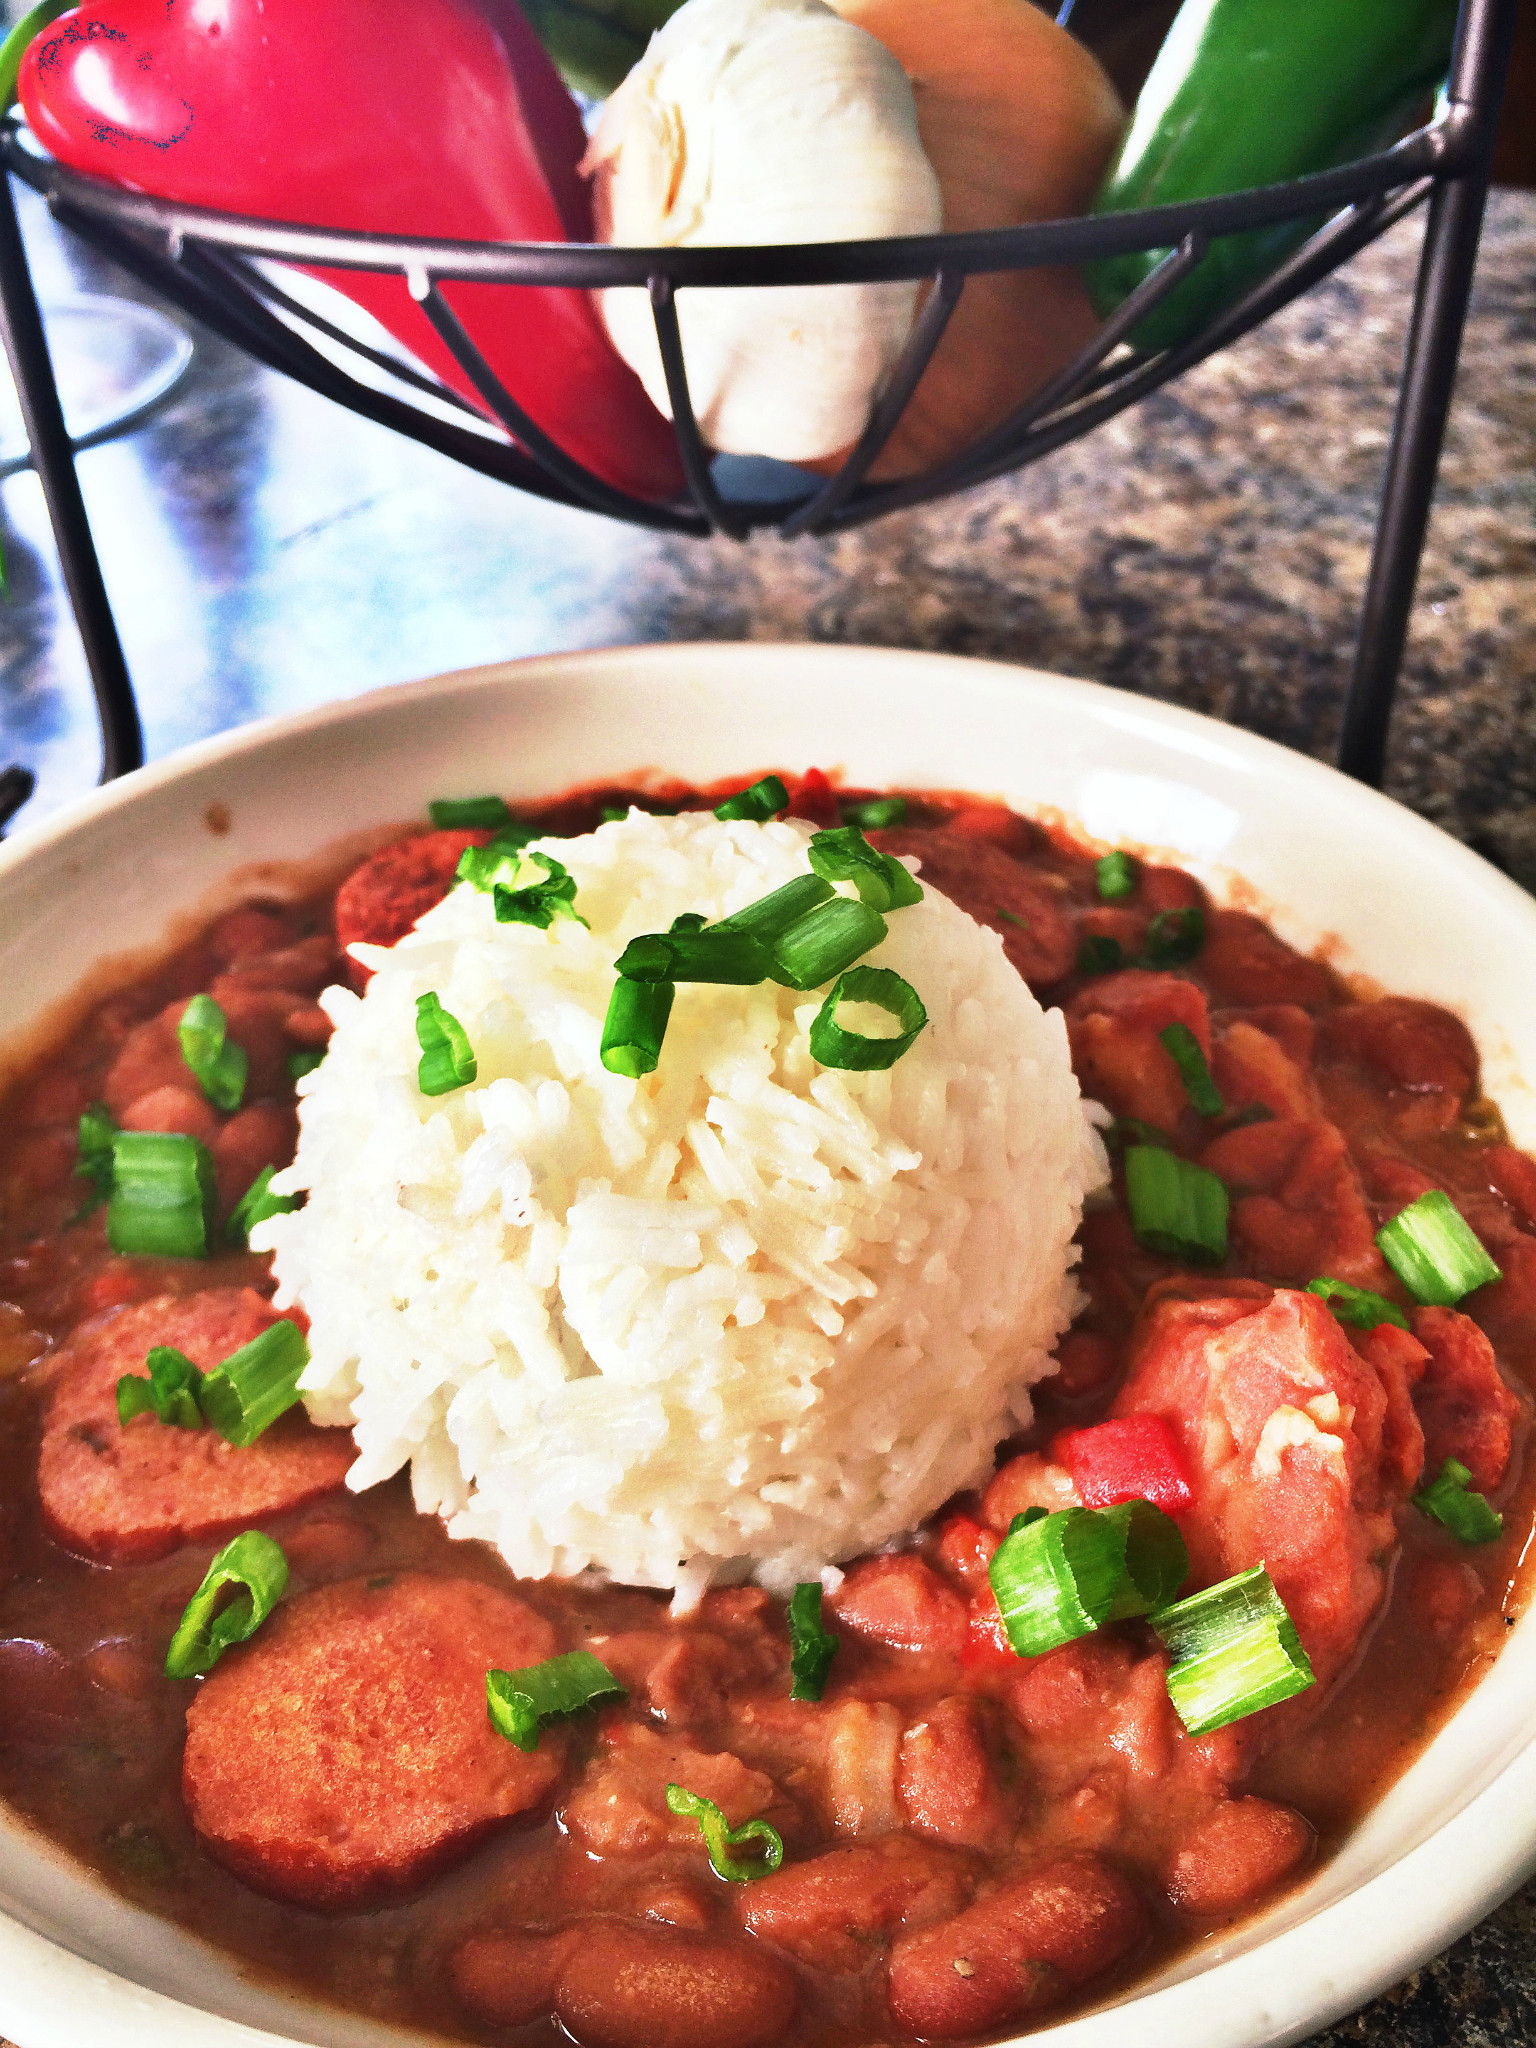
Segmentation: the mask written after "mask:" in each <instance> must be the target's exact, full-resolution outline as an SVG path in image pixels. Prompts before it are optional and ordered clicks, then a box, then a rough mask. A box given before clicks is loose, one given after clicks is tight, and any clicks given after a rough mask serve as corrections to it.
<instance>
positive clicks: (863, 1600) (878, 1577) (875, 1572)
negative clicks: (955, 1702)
mask: <svg viewBox="0 0 1536 2048" xmlns="http://www.w3.org/2000/svg"><path fill="white" fill-rule="evenodd" d="M831 1604H832V1607H833V1610H834V1612H835V1613H836V1615H837V1618H838V1620H839V1621H840V1622H842V1623H843V1624H844V1626H845V1627H847V1628H851V1629H855V1630H856V1631H857V1632H858V1633H859V1634H860V1635H866V1636H871V1637H873V1638H874V1640H875V1641H876V1642H880V1643H886V1644H888V1645H889V1646H890V1648H892V1649H893V1650H943V1651H947V1652H949V1653H950V1654H951V1655H957V1654H958V1653H959V1650H960V1648H961V1646H962V1644H963V1643H964V1641H965V1626H966V1615H965V1602H964V1601H963V1600H962V1599H961V1598H960V1596H959V1594H958V1593H956V1592H954V1591H953V1590H952V1589H951V1588H950V1587H949V1586H946V1585H945V1583H944V1581H943V1580H942V1579H941V1578H940V1577H939V1575H938V1573H937V1572H936V1571H935V1570H934V1569H933V1567H932V1566H931V1565H927V1564H924V1562H923V1560H922V1559H921V1558H920V1557H913V1556H911V1555H905V1556H900V1557H867V1558H865V1559H864V1560H863V1562H862V1563H860V1564H856V1565H855V1566H854V1568H853V1570H852V1571H851V1572H850V1573H849V1574H848V1576H847V1578H846V1579H844V1581H843V1583H842V1585H841V1586H839V1587H838V1589H837V1592H836V1593H835V1594H834V1595H833V1599H832V1603H831Z"/></svg>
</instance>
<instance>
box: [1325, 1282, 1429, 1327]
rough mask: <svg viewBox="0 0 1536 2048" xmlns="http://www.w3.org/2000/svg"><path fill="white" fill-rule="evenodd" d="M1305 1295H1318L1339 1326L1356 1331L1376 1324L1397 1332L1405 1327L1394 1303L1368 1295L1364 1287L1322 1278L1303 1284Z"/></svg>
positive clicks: (1398, 1309)
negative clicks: (1392, 1326) (1393, 1327)
mask: <svg viewBox="0 0 1536 2048" xmlns="http://www.w3.org/2000/svg"><path fill="white" fill-rule="evenodd" d="M1307 1292H1308V1294H1316V1295H1320V1296H1321V1297H1322V1299H1323V1300H1324V1301H1326V1302H1327V1304H1328V1306H1329V1307H1330V1308H1331V1309H1332V1310H1333V1312H1334V1314H1335V1315H1336V1316H1337V1317H1338V1319H1339V1321H1340V1322H1341V1323H1353V1324H1354V1326H1355V1328H1356V1329H1357V1330H1374V1329H1375V1328H1376V1326H1377V1325H1378V1323H1395V1324H1396V1325H1397V1327H1398V1329H1400V1330H1406V1329H1407V1327H1408V1318H1407V1317H1406V1316H1405V1315H1404V1314H1403V1312H1402V1310H1401V1309H1400V1308H1399V1307H1398V1306H1397V1304H1396V1302H1393V1301H1388V1300H1387V1299H1386V1297H1385V1296H1384V1295H1380V1294H1372V1292H1371V1290H1370V1289H1369V1288H1368V1287H1351V1285H1350V1284H1349V1282H1348V1281H1347V1280H1332V1279H1330V1278H1329V1277H1328V1276H1327V1274H1324V1275H1322V1276H1321V1277H1320V1278H1319V1279H1316V1280H1309V1281H1308V1282H1307Z"/></svg>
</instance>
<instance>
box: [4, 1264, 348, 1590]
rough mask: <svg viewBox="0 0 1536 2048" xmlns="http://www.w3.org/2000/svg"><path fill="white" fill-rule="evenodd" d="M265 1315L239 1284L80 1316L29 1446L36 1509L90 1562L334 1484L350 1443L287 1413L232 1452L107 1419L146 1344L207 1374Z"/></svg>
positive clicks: (127, 1558)
mask: <svg viewBox="0 0 1536 2048" xmlns="http://www.w3.org/2000/svg"><path fill="white" fill-rule="evenodd" d="M130 1277H131V1276H130ZM275 1320H276V1318H275V1317H274V1315H273V1313H272V1311H271V1309H270V1308H269V1307H268V1306H267V1304H266V1303H265V1302H264V1301H263V1300H262V1299H261V1297H260V1296H259V1295H257V1294H254V1293H252V1292H251V1290H250V1289H249V1288H245V1289H240V1288H234V1287H227V1288H218V1289H215V1290H213V1291H211V1292H209V1293H205V1294H193V1295H189V1296H187V1297H186V1298H185V1299H184V1300H180V1301H178V1300H173V1299H171V1298H169V1297H167V1296H164V1295H162V1296H161V1297H159V1298H158V1299H157V1300H153V1301H147V1302H143V1303H141V1304H140V1305H139V1306H138V1307H136V1308H126V1309H123V1310H121V1311H120V1312H119V1313H118V1314H116V1315H114V1316H112V1317H111V1318H110V1319H108V1320H105V1321H102V1322H99V1323H96V1324H94V1325H91V1324H87V1325H86V1327H85V1329H84V1330H82V1331H81V1332H80V1333H79V1334H78V1335H77V1336H76V1337H75V1339H74V1340H73V1342H72V1343H71V1345H70V1347H69V1349H68V1350H67V1351H66V1352H65V1353H64V1354H63V1356H62V1357H61V1359H60V1362H59V1366H58V1378H57V1382H56V1386H55V1391H54V1395H53V1399H52V1401H51V1402H50V1404H49V1408H48V1412H47V1416H46V1419H45V1422H44V1426H43V1440H42V1446H41V1449H40V1451H39V1453H38V1491H39V1493H40V1495H41V1497H42V1508H43V1516H44V1519H45V1521H46V1522H47V1523H48V1526H49V1528H50V1530H51V1531H52V1533H53V1534H54V1536H55V1537H56V1538H57V1540H58V1541H59V1542H61V1543H62V1544H64V1545H65V1547H66V1548H67V1549H69V1550H73V1551H74V1552H76V1553H77V1554H78V1555H80V1556H83V1557H89V1558H92V1559H94V1560H95V1561H96V1562H98V1563H102V1564H130V1563H133V1564H137V1563H142V1562H144V1561H145V1560H147V1559H149V1558H155V1557H163V1556H164V1555H165V1553H166V1552H167V1551H168V1550H174V1549H175V1547H176V1546H177V1544H179V1543H192V1542H196V1541H199V1540H201V1539H204V1538H208V1537H213V1536H220V1535H224V1534H227V1533H228V1532H230V1531H232V1530H235V1529H238V1528H242V1527H244V1526H245V1525H246V1524H248V1523H249V1522H252V1521H254V1520H257V1519H259V1518H260V1517H261V1516H262V1515H271V1514H277V1513H279V1512H281V1511H282V1510H283V1509H285V1508H294V1507H301V1506H302V1505H303V1504H304V1502H305V1501H308V1500H314V1499H317V1498H318V1497H319V1496H320V1495H322V1494H326V1493H330V1492H333V1491H334V1490H335V1489H336V1488H337V1487H339V1486H340V1485H341V1483H342V1481H343V1480H344V1478H345V1477H346V1473H347V1468H348V1467H349V1466H350V1464H351V1463H352V1440H351V1438H350V1437H349V1436H348V1435H347V1434H346V1432H345V1431H343V1430H339V1429H334V1430H333V1429H316V1428H315V1427H314V1426H313V1425H312V1424H311V1423H310V1422H308V1421H306V1420H305V1418H304V1415H303V1413H302V1412H301V1411H295V1412H293V1413H290V1414H288V1415H284V1416H282V1417H281V1418H280V1419H279V1420H278V1421H277V1422H275V1423H274V1424H273V1425H272V1427H271V1428H270V1429H269V1430H268V1431H267V1432H266V1433H265V1435H263V1436H262V1437H260V1438H259V1439H258V1440H257V1441H256V1442H255V1443H254V1444H251V1445H250V1446H249V1447H248V1448H246V1449H244V1450H236V1449H235V1447H234V1445H233V1444H229V1443H226V1442H225V1440H224V1439H223V1437H221V1436H220V1435H219V1434H218V1433H217V1431H215V1430H212V1429H177V1428H174V1427H173V1426H171V1425H168V1424H166V1423H162V1422H159V1421H157V1420H156V1418H155V1417H154V1416H153V1415H143V1416H139V1417H137V1418H136V1419H135V1420H134V1421H133V1422H131V1423H129V1424H128V1426H127V1427H126V1428H124V1427H123V1425H122V1424H121V1423H120V1422H119V1421H118V1419H117V1382H118V1380H119V1378H121V1377H122V1376H123V1375H124V1374H125V1373H137V1374H140V1375H143V1373H144V1370H145V1365H144V1361H145V1358H146V1356H147V1354H148V1352H149V1350H150V1347H151V1346H152V1345H155V1344H169V1345H172V1346H174V1347H175V1349H177V1350H178V1351H184V1352H185V1353H186V1354H187V1356H188V1357H189V1358H190V1359H191V1360H192V1363H193V1364H194V1365H197V1366H200V1367H202V1368H203V1370H204V1371H207V1370H208V1369H209V1368H211V1367H213V1366H215V1365H217V1364H218V1363H219V1361H220V1360H221V1359H223V1358H227V1357H228V1356H229V1354H230V1353H231V1352H232V1351H237V1350H238V1349H239V1348H240V1346H241V1345H242V1344H248V1343H249V1342H250V1341H251V1339H252V1338H253V1337H256V1336H259V1335H260V1333H261V1332H262V1331H263V1330H264V1329H266V1328H267V1326H268V1325H269V1324H270V1323H272V1322H274V1321H275Z"/></svg>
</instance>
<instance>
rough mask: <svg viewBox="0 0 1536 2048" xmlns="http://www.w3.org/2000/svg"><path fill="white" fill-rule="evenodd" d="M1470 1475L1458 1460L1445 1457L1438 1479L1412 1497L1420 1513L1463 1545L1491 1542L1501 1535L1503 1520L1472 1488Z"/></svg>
mask: <svg viewBox="0 0 1536 2048" xmlns="http://www.w3.org/2000/svg"><path fill="white" fill-rule="evenodd" d="M1471 1480H1472V1474H1471V1472H1470V1471H1469V1470H1468V1469H1467V1467H1466V1466H1465V1465H1463V1464H1462V1463H1461V1461H1460V1460H1459V1459H1457V1458H1447V1459H1446V1461H1445V1463H1444V1464H1443V1465H1442V1466H1441V1467H1440V1476H1439V1478H1438V1479H1436V1480H1434V1481H1432V1483H1431V1484H1430V1485H1428V1486H1426V1487H1425V1488H1424V1489H1423V1491H1422V1492H1421V1493H1416V1494H1415V1495H1414V1496H1413V1504H1414V1506H1415V1507H1416V1508H1417V1509H1418V1510H1419V1512H1420V1514H1423V1515H1431V1516H1433V1518H1434V1519H1435V1520H1436V1521H1437V1522H1441V1523H1443V1524H1444V1526H1445V1527H1446V1528H1447V1529H1449V1530H1450V1532H1451V1534H1452V1535H1453V1536H1455V1537H1456V1538H1458V1539H1459V1541H1461V1542H1462V1543H1492V1542H1494V1541H1495V1539H1496V1538H1497V1537H1498V1536H1499V1534H1500V1533H1501V1532H1502V1530H1503V1527H1504V1517H1503V1516H1502V1515H1501V1514H1498V1513H1496V1512H1495V1511H1494V1509H1492V1508H1491V1507H1489V1505H1488V1502H1487V1500H1486V1499H1485V1498H1484V1496H1483V1495H1482V1494H1480V1493H1475V1492H1473V1490H1472V1485H1471Z"/></svg>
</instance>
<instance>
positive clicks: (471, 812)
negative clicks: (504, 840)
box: [427, 796, 512, 832]
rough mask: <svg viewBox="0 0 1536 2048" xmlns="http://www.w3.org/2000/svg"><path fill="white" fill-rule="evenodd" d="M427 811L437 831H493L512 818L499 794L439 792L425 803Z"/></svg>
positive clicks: (509, 821) (508, 822)
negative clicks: (479, 794)
mask: <svg viewBox="0 0 1536 2048" xmlns="http://www.w3.org/2000/svg"><path fill="white" fill-rule="evenodd" d="M427 814H428V816H429V817H430V818H431V820H432V823H433V824H434V825H435V826H436V827H437V829H438V831H439V832H454V831H460V832H487V831H489V832H494V831H495V830H496V827H497V826H498V825H507V824H510V823H511V821H512V813H511V812H510V811H509V810H508V809H507V807H506V805H505V803H504V802H503V801H502V799H501V798H500V797H499V796H440V797H437V798H435V799H434V800H433V802H431V803H429V804H428V805H427Z"/></svg>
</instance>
